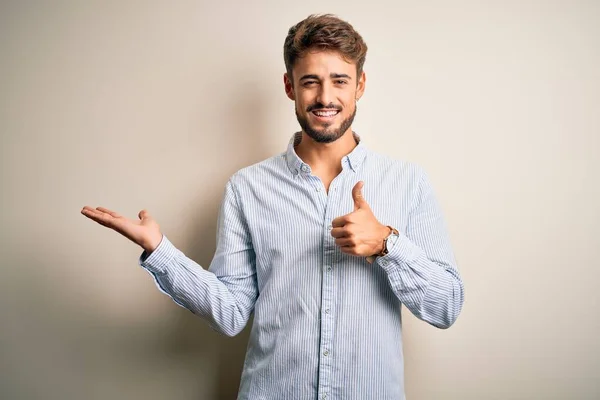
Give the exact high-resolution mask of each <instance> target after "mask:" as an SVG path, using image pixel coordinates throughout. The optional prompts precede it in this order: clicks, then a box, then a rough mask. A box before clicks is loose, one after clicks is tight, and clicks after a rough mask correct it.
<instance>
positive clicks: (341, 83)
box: [335, 79, 348, 85]
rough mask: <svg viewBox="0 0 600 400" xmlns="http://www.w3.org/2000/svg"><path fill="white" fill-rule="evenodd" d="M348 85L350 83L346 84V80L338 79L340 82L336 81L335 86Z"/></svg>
mask: <svg viewBox="0 0 600 400" xmlns="http://www.w3.org/2000/svg"><path fill="white" fill-rule="evenodd" d="M347 83H348V82H346V81H345V80H343V79H338V80H336V81H335V84H336V85H345V84H347Z"/></svg>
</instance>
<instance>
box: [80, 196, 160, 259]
mask: <svg viewBox="0 0 600 400" xmlns="http://www.w3.org/2000/svg"><path fill="white" fill-rule="evenodd" d="M81 213H82V214H83V215H85V216H86V217H88V218H89V219H92V220H94V221H96V222H97V223H99V224H100V225H104V226H106V227H107V228H110V229H112V230H114V231H116V232H119V233H120V234H121V235H123V236H125V237H126V238H128V239H129V240H131V241H132V242H134V243H136V244H138V245H140V246H141V247H142V248H143V249H144V250H146V251H147V252H152V251H153V250H154V249H155V248H156V247H157V246H158V244H159V243H160V241H161V239H162V234H161V232H160V227H159V225H158V223H157V222H156V221H155V220H154V219H153V218H152V217H151V216H150V214H149V213H148V211H146V210H142V211H140V213H139V214H138V217H139V220H134V219H129V218H126V217H123V216H122V215H120V214H118V213H116V212H114V211H111V210H109V209H107V208H104V207H96V208H92V207H89V206H85V207H83V209H82V210H81Z"/></svg>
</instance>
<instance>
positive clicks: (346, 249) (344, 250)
mask: <svg viewBox="0 0 600 400" xmlns="http://www.w3.org/2000/svg"><path fill="white" fill-rule="evenodd" d="M340 250H341V251H342V253H345V254H351V255H356V249H355V246H342V247H340Z"/></svg>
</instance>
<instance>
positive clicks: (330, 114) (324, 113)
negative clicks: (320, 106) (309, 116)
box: [315, 111, 338, 117]
mask: <svg viewBox="0 0 600 400" xmlns="http://www.w3.org/2000/svg"><path fill="white" fill-rule="evenodd" d="M337 113H338V112H337V111H315V114H316V115H318V116H319V117H333V116H334V115H335V114H337Z"/></svg>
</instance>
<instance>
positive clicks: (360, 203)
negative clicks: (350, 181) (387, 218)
mask: <svg viewBox="0 0 600 400" xmlns="http://www.w3.org/2000/svg"><path fill="white" fill-rule="evenodd" d="M363 186H364V182H363V181H359V182H358V183H357V184H356V185H354V187H353V188H352V199H353V200H354V211H356V210H358V209H361V208H366V207H368V206H369V205H368V204H367V201H366V200H365V198H364V197H363V195H362V188H363Z"/></svg>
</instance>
